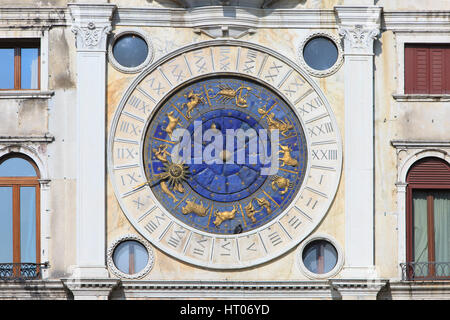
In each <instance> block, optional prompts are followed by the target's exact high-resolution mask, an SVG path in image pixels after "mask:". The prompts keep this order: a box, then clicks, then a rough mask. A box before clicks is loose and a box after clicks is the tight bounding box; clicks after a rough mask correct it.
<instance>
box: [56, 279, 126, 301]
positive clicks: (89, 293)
mask: <svg viewBox="0 0 450 320" xmlns="http://www.w3.org/2000/svg"><path fill="white" fill-rule="evenodd" d="M61 281H62V282H63V284H64V286H65V287H66V288H67V289H68V290H70V291H71V292H72V294H73V296H74V299H75V300H107V299H108V298H109V294H110V292H111V290H113V289H114V288H115V287H116V286H118V285H119V284H120V280H114V279H82V280H81V279H77V278H70V279H61Z"/></svg>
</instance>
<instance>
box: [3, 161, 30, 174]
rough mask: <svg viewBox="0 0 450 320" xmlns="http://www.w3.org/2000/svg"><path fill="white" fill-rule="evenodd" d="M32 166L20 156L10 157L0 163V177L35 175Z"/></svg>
mask: <svg viewBox="0 0 450 320" xmlns="http://www.w3.org/2000/svg"><path fill="white" fill-rule="evenodd" d="M35 176H36V171H35V170H34V167H33V166H32V165H31V163H29V162H28V161H26V160H25V159H22V158H10V159H8V160H5V161H4V162H3V163H2V164H0V177H35Z"/></svg>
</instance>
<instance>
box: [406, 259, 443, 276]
mask: <svg viewBox="0 0 450 320" xmlns="http://www.w3.org/2000/svg"><path fill="white" fill-rule="evenodd" d="M400 267H401V268H402V279H403V280H450V262H407V263H400Z"/></svg>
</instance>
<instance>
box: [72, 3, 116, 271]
mask: <svg viewBox="0 0 450 320" xmlns="http://www.w3.org/2000/svg"><path fill="white" fill-rule="evenodd" d="M68 7H69V9H70V13H71V16H72V31H73V32H74V33H75V36H76V46H77V105H76V108H77V119H74V121H76V123H77V125H76V127H77V159H76V161H77V198H76V199H77V209H76V212H77V226H76V228H77V232H76V235H77V252H76V255H77V259H76V261H77V265H76V267H75V269H74V273H73V277H75V278H83V279H86V278H106V277H108V271H107V269H106V257H105V253H106V250H105V246H106V244H105V232H106V225H105V214H106V212H105V202H106V198H105V172H106V149H105V140H106V136H105V118H106V106H105V96H106V90H105V89H106V72H105V69H106V44H107V35H108V33H109V32H110V31H111V17H112V14H113V11H114V9H115V5H111V4H81V3H80V4H76V3H74V4H69V5H68Z"/></svg>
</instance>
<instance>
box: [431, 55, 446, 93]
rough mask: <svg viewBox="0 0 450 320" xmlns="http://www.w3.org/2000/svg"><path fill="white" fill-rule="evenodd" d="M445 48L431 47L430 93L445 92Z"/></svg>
mask: <svg viewBox="0 0 450 320" xmlns="http://www.w3.org/2000/svg"><path fill="white" fill-rule="evenodd" d="M444 62H445V60H444V49H443V48H430V67H431V70H430V71H431V72H430V93H433V94H439V93H443V92H444V79H445V78H444V77H445V75H444Z"/></svg>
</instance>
